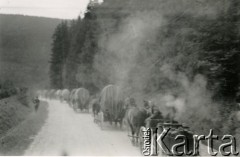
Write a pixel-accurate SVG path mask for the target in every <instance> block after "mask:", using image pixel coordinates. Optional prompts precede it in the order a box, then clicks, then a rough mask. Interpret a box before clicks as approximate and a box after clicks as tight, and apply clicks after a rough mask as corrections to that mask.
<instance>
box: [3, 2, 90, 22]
mask: <svg viewBox="0 0 240 157" xmlns="http://www.w3.org/2000/svg"><path fill="white" fill-rule="evenodd" d="M88 3H89V0H0V14H21V15H29V16H41V17H50V18H60V19H75V18H77V17H78V16H79V15H81V16H82V15H83V14H84V12H85V10H86V7H87V5H88Z"/></svg>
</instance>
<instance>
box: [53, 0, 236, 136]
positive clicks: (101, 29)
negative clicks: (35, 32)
mask: <svg viewBox="0 0 240 157" xmlns="http://www.w3.org/2000/svg"><path fill="white" fill-rule="evenodd" d="M239 7H240V4H239V2H238V1H237V0H229V1H226V0H217V1H214V2H213V1H211V0H200V1H192V0H168V1H166V0H150V1H149V0H105V1H104V2H103V3H102V4H101V5H94V6H93V5H91V4H89V7H88V10H87V12H86V13H85V16H84V18H83V19H81V18H78V19H77V20H73V21H71V22H69V23H67V22H62V23H61V24H60V25H59V26H58V27H57V28H56V30H55V34H54V36H53V46H52V58H51V68H50V76H51V82H52V86H53V88H69V89H72V88H76V87H85V88H87V89H89V90H90V91H91V93H96V92H98V91H100V90H101V89H102V88H103V87H104V86H105V85H107V84H109V83H114V84H118V85H120V86H121V87H122V88H123V89H124V91H125V93H126V95H128V96H129V95H130V96H134V97H136V98H138V97H141V98H145V97H146V98H151V99H153V100H154V101H155V102H156V103H157V104H159V105H160V106H162V105H163V104H164V105H172V106H174V107H176V109H177V114H176V119H178V120H179V121H183V122H186V123H188V124H190V125H191V127H192V129H194V130H197V131H199V132H206V133H207V132H208V129H209V128H210V127H214V128H216V129H217V128H218V130H219V131H220V130H221V131H223V132H225V131H226V132H231V133H235V129H236V128H235V129H232V128H234V126H233V125H232V124H230V123H228V124H229V125H226V123H227V122H229V121H231V122H232V121H235V120H236V118H237V117H236V116H235V117H234V115H235V113H234V111H236V108H237V107H238V106H237V103H236V99H237V96H238V92H239V91H238V90H239V89H238V88H239V73H240V71H239V70H240V69H239V67H240V66H239V63H240V62H239V51H240V47H239V45H240V43H239V42H240V41H239V39H240V37H239V28H240V27H239V19H240V18H239V16H240V14H239V12H238V10H239ZM213 113H214V114H213ZM229 117H230V118H229ZM226 126H227V127H226Z"/></svg>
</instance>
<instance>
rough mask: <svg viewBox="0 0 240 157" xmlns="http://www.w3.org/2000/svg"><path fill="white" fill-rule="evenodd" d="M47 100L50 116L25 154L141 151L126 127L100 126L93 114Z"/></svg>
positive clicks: (92, 153)
mask: <svg viewBox="0 0 240 157" xmlns="http://www.w3.org/2000/svg"><path fill="white" fill-rule="evenodd" d="M48 103H49V107H48V109H49V115H48V119H47V120H46V122H45V124H44V125H43V127H42V129H41V130H40V132H39V133H38V134H37V136H36V137H35V138H34V141H33V143H32V144H31V145H30V147H29V148H28V149H27V150H26V151H25V155H84V156H87V155H91V156H96V155H101V156H113V155H114V156H115V155H118V156H119V155H125V156H140V155H141V154H140V151H139V149H138V148H137V147H134V146H132V144H131V142H130V140H129V138H128V136H127V133H126V131H121V130H120V129H119V128H116V127H114V126H112V127H110V126H108V125H106V126H105V129H104V130H101V129H100V127H99V126H98V125H97V124H95V123H94V122H93V117H92V116H91V114H86V113H75V112H74V111H73V109H72V108H70V107H69V106H68V105H67V104H66V103H60V102H59V101H48Z"/></svg>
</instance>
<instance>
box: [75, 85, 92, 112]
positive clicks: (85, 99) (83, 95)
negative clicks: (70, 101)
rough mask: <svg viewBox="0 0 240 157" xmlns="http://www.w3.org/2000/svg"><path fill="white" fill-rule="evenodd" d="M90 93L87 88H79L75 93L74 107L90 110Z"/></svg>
mask: <svg viewBox="0 0 240 157" xmlns="http://www.w3.org/2000/svg"><path fill="white" fill-rule="evenodd" d="M89 100H90V94H89V92H88V90H87V89H85V88H78V89H77V90H76V91H75V93H74V109H75V110H76V109H80V110H81V111H83V110H84V109H86V110H88V108H89Z"/></svg>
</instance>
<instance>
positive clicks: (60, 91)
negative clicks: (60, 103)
mask: <svg viewBox="0 0 240 157" xmlns="http://www.w3.org/2000/svg"><path fill="white" fill-rule="evenodd" d="M61 95H62V90H60V89H58V90H57V91H56V92H55V97H56V99H58V100H61Z"/></svg>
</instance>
